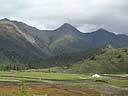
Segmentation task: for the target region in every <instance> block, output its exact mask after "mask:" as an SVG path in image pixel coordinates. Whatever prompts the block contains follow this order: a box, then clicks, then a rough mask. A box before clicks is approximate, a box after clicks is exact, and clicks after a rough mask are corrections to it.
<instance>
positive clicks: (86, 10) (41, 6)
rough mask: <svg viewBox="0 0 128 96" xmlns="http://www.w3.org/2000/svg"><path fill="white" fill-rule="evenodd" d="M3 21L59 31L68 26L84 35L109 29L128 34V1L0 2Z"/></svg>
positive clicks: (40, 0) (50, 0) (35, 0)
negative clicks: (99, 29)
mask: <svg viewBox="0 0 128 96" xmlns="http://www.w3.org/2000/svg"><path fill="white" fill-rule="evenodd" d="M0 4H1V6H0V14H1V15H0V18H4V17H7V18H10V19H16V20H20V21H23V22H27V23H28V24H30V25H33V26H36V27H38V28H40V29H55V28H57V27H58V26H60V25H61V24H63V23H65V22H67V23H71V24H72V25H73V26H75V27H77V28H78V29H80V30H81V31H82V32H88V31H94V30H96V29H98V28H101V27H103V28H105V29H107V30H110V31H113V32H116V33H125V34H128V28H127V22H128V0H118V1H117V0H68V1H67V0H33V1H32V0H0Z"/></svg>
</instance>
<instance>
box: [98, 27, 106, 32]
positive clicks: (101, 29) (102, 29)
mask: <svg viewBox="0 0 128 96" xmlns="http://www.w3.org/2000/svg"><path fill="white" fill-rule="evenodd" d="M97 31H99V32H108V31H107V30H106V29H104V28H100V29H98V30H97Z"/></svg>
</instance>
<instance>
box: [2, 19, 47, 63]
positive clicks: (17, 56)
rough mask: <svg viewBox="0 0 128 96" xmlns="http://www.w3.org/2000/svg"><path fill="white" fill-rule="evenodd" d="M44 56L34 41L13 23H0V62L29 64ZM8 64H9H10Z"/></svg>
mask: <svg viewBox="0 0 128 96" xmlns="http://www.w3.org/2000/svg"><path fill="white" fill-rule="evenodd" d="M42 56H46V55H45V54H44V53H43V52H42V51H41V50H40V48H39V46H38V45H37V44H36V43H35V39H34V38H33V37H31V36H30V35H28V34H25V33H23V32H22V31H21V30H20V29H19V28H18V27H17V26H16V25H15V24H14V23H12V22H8V21H3V20H1V21H0V61H1V62H2V63H3V62H7V61H10V62H15V63H29V62H32V61H34V60H36V59H39V58H42ZM10 62H9V63H10Z"/></svg>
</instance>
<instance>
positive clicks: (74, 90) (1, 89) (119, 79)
mask: <svg viewBox="0 0 128 96" xmlns="http://www.w3.org/2000/svg"><path fill="white" fill-rule="evenodd" d="M100 75H101V77H100V78H93V77H92V74H71V73H58V72H57V73H55V72H44V71H43V72H41V71H0V94H1V95H0V96H15V95H16V94H17V93H18V92H19V82H20V81H22V80H23V81H24V82H25V86H26V90H27V91H28V92H30V93H31V94H38V95H39V94H47V95H48V96H86V95H85V94H87V96H100V94H104V90H103V88H104V89H105V88H107V89H111V90H115V91H113V94H114V95H115V94H116V93H118V91H119V93H118V94H116V95H117V96H122V95H121V94H122V92H121V91H120V90H123V89H127V88H128V74H100ZM100 89H102V90H100ZM7 90H8V92H7ZM105 91H106V89H105ZM108 91H109V90H108ZM116 91H117V92H116ZM124 93H125V95H123V96H127V95H128V90H123V94H124ZM12 94H13V95H12ZM114 95H112V96H114ZM16 96H19V95H16ZM21 96H22V95H21ZM25 96H34V95H30V94H29V95H25ZM103 96H104V95H103Z"/></svg>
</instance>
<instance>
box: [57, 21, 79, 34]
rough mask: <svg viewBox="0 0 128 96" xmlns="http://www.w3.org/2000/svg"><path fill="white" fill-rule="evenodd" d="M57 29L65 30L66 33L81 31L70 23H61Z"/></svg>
mask: <svg viewBox="0 0 128 96" xmlns="http://www.w3.org/2000/svg"><path fill="white" fill-rule="evenodd" d="M56 31H59V32H64V33H80V31H79V30H78V29H76V28H75V27H74V26H72V25H71V24H69V23H64V24H63V25H61V26H60V27H59V28H58V29H56Z"/></svg>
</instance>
